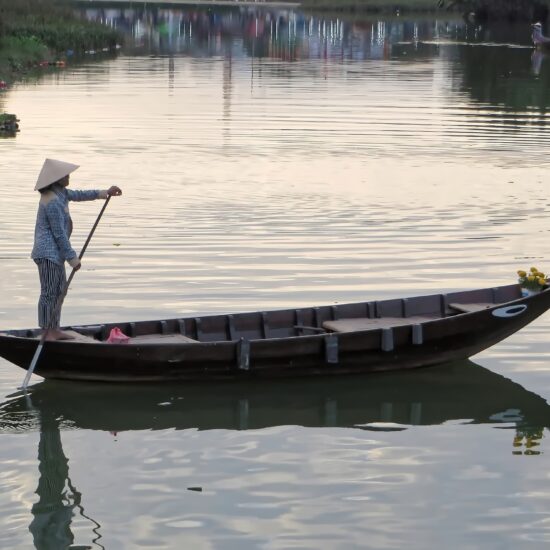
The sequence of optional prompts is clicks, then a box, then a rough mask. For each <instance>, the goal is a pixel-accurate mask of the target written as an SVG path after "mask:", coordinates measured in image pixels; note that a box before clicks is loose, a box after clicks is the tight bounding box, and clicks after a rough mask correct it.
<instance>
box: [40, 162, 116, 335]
mask: <svg viewBox="0 0 550 550" xmlns="http://www.w3.org/2000/svg"><path fill="white" fill-rule="evenodd" d="M77 168H78V166H77V165H76V164H70V163H68V162H62V161H60V160H52V159H46V161H45V162H44V166H42V170H41V171H40V175H39V176H38V181H37V182H36V186H35V188H34V189H35V191H39V192H40V202H39V205H38V214H37V216H36V227H35V230H34V248H33V250H32V255H31V257H32V259H33V260H34V261H35V263H36V265H37V266H38V274H39V276H40V299H39V301H38V324H39V326H40V328H42V330H43V331H44V332H45V334H43V336H44V337H45V339H46V340H70V339H72V338H73V337H72V336H71V335H70V334H67V333H65V332H63V331H61V330H60V329H59V325H60V318H61V307H60V305H59V306H58V302H59V300H60V298H61V296H62V295H63V292H64V290H65V285H66V284H67V277H66V273H65V262H68V264H69V265H70V266H71V267H72V268H73V269H75V270H78V269H80V260H79V258H78V254H77V253H76V252H75V251H74V250H73V248H72V246H71V242H70V237H71V233H72V230H73V222H72V220H71V216H70V214H69V201H93V200H96V199H106V198H107V197H113V196H118V195H121V194H122V191H121V190H120V188H119V187H117V186H116V185H113V186H111V187H109V189H107V190H106V191H98V190H93V191H73V190H71V189H67V186H68V185H69V177H70V176H69V175H70V174H71V173H72V172H74V171H75V170H76V169H77Z"/></svg>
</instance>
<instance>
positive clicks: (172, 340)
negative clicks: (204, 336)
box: [129, 334, 199, 344]
mask: <svg viewBox="0 0 550 550" xmlns="http://www.w3.org/2000/svg"><path fill="white" fill-rule="evenodd" d="M198 342H199V341H198V340H193V338H189V337H188V336H184V335H183V334H143V335H142V336H136V337H135V338H130V341H129V344H191V343H193V344H197V343H198Z"/></svg>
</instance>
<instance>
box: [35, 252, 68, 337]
mask: <svg viewBox="0 0 550 550" xmlns="http://www.w3.org/2000/svg"><path fill="white" fill-rule="evenodd" d="M34 261H35V263H36V265H37V266H38V276H39V277H40V299H39V300H38V326H39V327H40V328H59V324H60V319H61V308H59V309H58V310H57V312H56V311H55V306H56V305H57V302H58V300H59V299H60V297H61V295H62V294H63V291H64V290H65V285H66V284H67V275H66V273H65V266H64V265H59V264H56V263H55V262H52V261H50V260H45V259H37V260H34Z"/></svg>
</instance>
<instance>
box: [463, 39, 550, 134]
mask: <svg viewBox="0 0 550 550" xmlns="http://www.w3.org/2000/svg"><path fill="white" fill-rule="evenodd" d="M532 56H533V51H532V50H531V49H528V48H500V47H468V46H464V47H460V48H459V49H458V59H459V65H458V67H457V68H458V72H459V73H460V78H461V79H462V83H461V88H462V89H463V90H464V91H466V92H468V94H469V95H470V96H471V97H472V99H474V100H475V101H477V102H479V103H485V104H489V105H497V106H499V105H500V106H502V107H503V108H504V109H506V110H509V111H511V113H510V115H509V116H508V117H506V116H505V117H503V120H502V121H503V122H504V123H506V122H513V123H514V124H518V123H521V122H524V123H530V124H541V125H544V124H545V117H544V115H545V114H546V112H547V111H548V108H549V106H550V66H549V63H546V62H545V61H544V60H543V59H542V60H541V59H538V58H536V57H532ZM537 72H538V76H537ZM533 73H535V74H534V75H533ZM514 111H515V112H519V113H522V112H523V113H525V112H526V111H528V112H530V113H531V116H522V115H521V114H520V115H517V116H516V115H514V113H513V112H514ZM539 117H540V118H539Z"/></svg>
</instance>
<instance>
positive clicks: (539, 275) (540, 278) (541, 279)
mask: <svg viewBox="0 0 550 550" xmlns="http://www.w3.org/2000/svg"><path fill="white" fill-rule="evenodd" d="M518 282H519V284H520V285H521V286H522V287H523V288H527V289H529V290H542V289H543V288H544V286H546V275H545V274H544V273H543V272H542V271H539V270H538V269H537V268H536V267H532V268H531V269H530V270H529V271H528V272H527V271H523V270H522V269H520V270H519V271H518Z"/></svg>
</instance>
